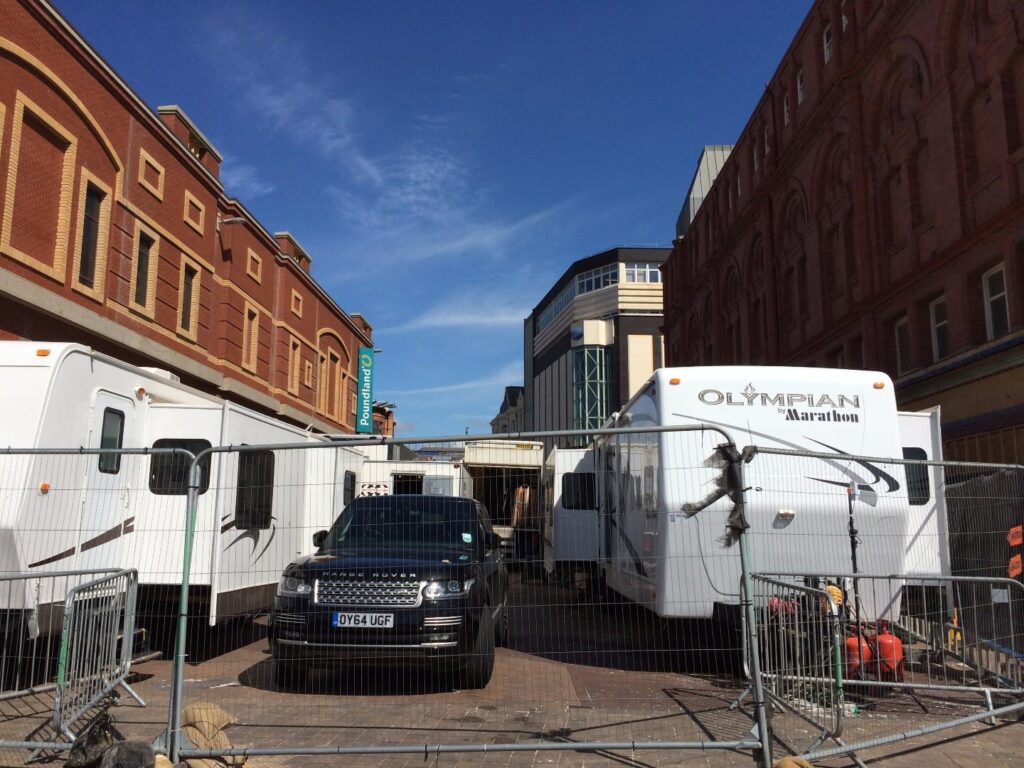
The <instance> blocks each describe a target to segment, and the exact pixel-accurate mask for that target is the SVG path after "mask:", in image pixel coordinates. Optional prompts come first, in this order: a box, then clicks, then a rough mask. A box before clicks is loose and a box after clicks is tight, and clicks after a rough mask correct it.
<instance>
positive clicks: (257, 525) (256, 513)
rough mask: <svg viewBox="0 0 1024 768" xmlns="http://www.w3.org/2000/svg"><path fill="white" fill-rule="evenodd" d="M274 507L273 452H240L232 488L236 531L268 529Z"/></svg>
mask: <svg viewBox="0 0 1024 768" xmlns="http://www.w3.org/2000/svg"><path fill="white" fill-rule="evenodd" d="M273 507H274V452H273V451H241V452H240V453H239V454H238V482H237V485H236V488H235V528H237V529H238V530H240V531H247V530H252V529H259V530H264V529H267V528H269V527H270V523H271V520H273Z"/></svg>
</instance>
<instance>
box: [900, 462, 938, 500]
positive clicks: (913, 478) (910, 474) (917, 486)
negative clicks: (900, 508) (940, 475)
mask: <svg viewBox="0 0 1024 768" xmlns="http://www.w3.org/2000/svg"><path fill="white" fill-rule="evenodd" d="M903 458H904V459H909V460H912V461H927V460H928V454H927V453H925V451H924V449H923V448H904V449H903ZM904 467H905V468H906V470H907V500H908V501H909V502H910V504H913V505H914V506H921V505H922V504H927V503H928V499H930V498H931V496H932V490H931V484H930V482H929V479H928V465H927V464H905V465H904Z"/></svg>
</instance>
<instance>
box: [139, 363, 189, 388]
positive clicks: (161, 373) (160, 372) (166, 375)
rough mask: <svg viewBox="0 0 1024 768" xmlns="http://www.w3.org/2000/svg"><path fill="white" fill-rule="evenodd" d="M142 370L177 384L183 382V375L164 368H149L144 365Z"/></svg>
mask: <svg viewBox="0 0 1024 768" xmlns="http://www.w3.org/2000/svg"><path fill="white" fill-rule="evenodd" d="M142 370H144V371H148V372H149V373H152V374H153V375H154V376H156V377H157V378H160V379H167V381H173V382H174V383H175V384H180V383H181V377H179V376H178V374H176V373H171V372H170V371H165V370H164V369H163V368H147V367H145V366H143V367H142Z"/></svg>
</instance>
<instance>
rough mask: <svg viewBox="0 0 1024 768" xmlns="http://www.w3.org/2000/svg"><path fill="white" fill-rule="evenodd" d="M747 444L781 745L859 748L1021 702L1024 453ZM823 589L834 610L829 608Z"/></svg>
mask: <svg viewBox="0 0 1024 768" xmlns="http://www.w3.org/2000/svg"><path fill="white" fill-rule="evenodd" d="M748 456H749V459H750V460H749V462H748V464H747V473H746V478H747V482H748V496H747V498H748V508H749V509H751V510H753V509H755V508H756V509H759V510H761V516H760V520H758V518H757V516H754V515H752V520H751V523H752V524H751V529H750V531H749V532H748V533H749V537H750V539H751V549H752V551H753V552H754V555H753V557H752V561H753V562H754V568H755V569H756V571H757V573H756V574H755V576H754V582H755V584H756V585H757V587H756V589H757V592H756V596H755V602H756V603H757V605H758V606H759V612H758V615H757V622H758V624H757V628H758V632H759V633H760V634H761V635H762V636H763V637H764V641H763V643H764V645H763V646H762V660H763V664H764V665H765V674H764V679H765V687H766V689H767V690H768V691H769V694H770V696H771V697H772V699H773V701H774V702H775V703H776V705H777V706H776V707H775V712H774V714H773V716H772V731H773V735H774V737H775V738H776V740H777V743H778V744H779V745H780V749H781V750H786V751H790V752H792V753H794V754H803V755H804V756H806V757H809V758H812V759H816V758H823V757H828V756H832V755H836V754H840V753H855V752H856V751H857V750H865V749H869V748H874V747H879V746H885V745H887V744H891V743H895V742H897V741H903V740H906V739H909V738H913V737H915V736H920V735H924V734H925V733H936V732H938V731H940V730H943V729H948V728H953V727H956V726H958V725H963V724H965V723H969V722H975V721H979V720H988V721H990V722H995V718H996V717H997V716H1006V715H1007V714H1010V713H1013V712H1018V711H1022V710H1024V688H1022V687H1021V683H1022V679H1021V663H1022V661H1024V635H1022V632H1024V586H1022V584H1021V582H1020V580H1019V576H1020V568H1019V557H1020V551H1021V546H1020V545H1021V536H1020V531H1021V530H1022V528H1021V526H1022V523H1024V468H1021V467H1015V466H1002V465H983V464H968V463H957V462H945V463H940V462H928V461H914V460H898V459H884V458H878V457H865V456H849V455H837V454H835V453H810V452H795V451H779V450H770V449H760V448H759V449H755V450H753V451H750V452H748ZM812 462H817V463H818V468H817V469H815V467H814V465H813V464H812ZM822 465H824V466H828V467H832V468H834V469H835V470H836V471H837V472H840V473H842V477H841V478H839V479H837V478H835V477H829V476H828V475H826V474H823V473H822V471H821V469H820V467H821V466H822ZM801 549H803V550H805V551H808V552H809V554H807V555H801V554H800V550H801ZM795 562H801V566H800V567H794V566H792V565H791V564H792V563H795ZM808 565H811V567H807V566H808ZM825 591H827V592H828V593H829V594H830V595H831V598H832V600H833V601H834V602H835V603H836V605H837V606H838V613H837V615H836V617H835V620H833V619H831V618H827V619H826V617H825V615H824V614H823V613H822V612H821V610H820V608H821V605H822V599H821V598H822V594H821V593H822V592H825ZM815 596H816V599H812V598H815ZM826 620H827V621H828V622H832V624H831V626H833V627H834V628H838V629H841V634H842V642H841V644H839V645H838V646H837V645H835V644H834V643H833V642H832V641H830V640H827V638H828V637H830V636H831V635H832V634H833V629H829V631H828V632H826V631H824V629H825V627H824V625H823V621H826ZM776 648H778V650H776ZM837 648H838V649H839V650H841V655H842V664H841V666H840V667H839V668H834V665H835V653H836V650H837ZM811 659H813V660H814V662H813V663H812V664H810V665H808V664H807V661H808V660H811ZM780 712H782V713H784V714H780ZM808 722H813V725H814V727H813V728H812V729H810V730H808V727H807V726H808ZM840 734H842V738H840ZM827 738H832V739H833V740H834V741H835V742H836V744H835V746H831V745H825V744H822V743H820V742H822V741H823V740H824V739H827ZM780 749H777V752H778V751H780Z"/></svg>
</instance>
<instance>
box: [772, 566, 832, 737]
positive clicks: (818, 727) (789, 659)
mask: <svg viewBox="0 0 1024 768" xmlns="http://www.w3.org/2000/svg"><path fill="white" fill-rule="evenodd" d="M753 584H754V608H755V610H756V615H757V636H758V637H759V638H760V641H761V643H760V648H761V675H762V679H763V681H764V689H765V693H766V694H767V695H768V697H769V699H770V700H771V702H772V704H773V705H776V712H775V713H774V715H773V717H772V722H771V727H772V732H773V734H774V735H775V737H776V738H779V739H781V740H783V741H785V743H786V744H787V745H788V746H790V747H791V748H792V747H796V749H797V751H798V752H800V753H805V752H809V751H811V750H812V749H814V748H816V747H817V746H818V745H819V744H821V743H822V742H824V741H825V740H826V739H838V738H840V737H841V736H842V734H843V716H844V714H845V701H844V697H843V664H844V661H845V659H844V647H843V637H844V636H845V633H844V632H843V631H842V630H843V627H842V626H841V612H840V608H841V604H842V599H841V598H838V599H837V597H838V596H837V594H836V593H835V591H834V590H825V589H817V588H815V587H811V586H808V585H806V584H800V583H794V582H793V580H789V581H780V580H779V579H775V578H768V577H766V576H762V575H760V574H756V575H755V576H754V577H753ZM784 719H786V720H787V721H788V722H786V723H784V722H783V720H784ZM808 725H810V726H811V729H810V730H808V729H807V726H808ZM787 726H789V727H787ZM794 726H795V727H794ZM798 740H802V743H799V744H798V743H797V741H798Z"/></svg>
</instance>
